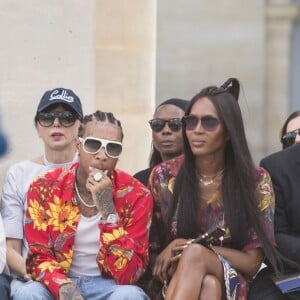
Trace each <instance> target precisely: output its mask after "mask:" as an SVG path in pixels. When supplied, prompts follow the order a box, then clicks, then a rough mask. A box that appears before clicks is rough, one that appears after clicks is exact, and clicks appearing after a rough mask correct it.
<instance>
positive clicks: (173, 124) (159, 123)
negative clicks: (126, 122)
mask: <svg viewBox="0 0 300 300" xmlns="http://www.w3.org/2000/svg"><path fill="white" fill-rule="evenodd" d="M166 123H167V124H168V126H169V128H170V129H171V130H172V131H175V132H176V131H179V130H180V129H181V125H182V123H181V119H179V118H174V119H169V120H164V119H158V118H157V119H152V120H150V121H149V124H150V126H151V129H152V130H153V131H155V132H160V131H162V130H163V128H164V127H165V125H166Z"/></svg>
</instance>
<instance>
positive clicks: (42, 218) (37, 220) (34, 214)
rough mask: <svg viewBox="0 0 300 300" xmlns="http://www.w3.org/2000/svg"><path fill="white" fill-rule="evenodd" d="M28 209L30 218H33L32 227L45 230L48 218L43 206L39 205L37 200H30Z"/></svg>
mask: <svg viewBox="0 0 300 300" xmlns="http://www.w3.org/2000/svg"><path fill="white" fill-rule="evenodd" d="M28 211H29V214H30V217H31V219H32V220H33V228H34V229H37V230H43V231H46V228H47V225H48V220H47V216H46V214H45V210H44V207H43V206H41V205H39V202H38V201H36V200H31V201H30V203H29V205H28Z"/></svg>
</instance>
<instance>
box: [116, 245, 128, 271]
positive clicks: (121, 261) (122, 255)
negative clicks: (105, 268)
mask: <svg viewBox="0 0 300 300" xmlns="http://www.w3.org/2000/svg"><path fill="white" fill-rule="evenodd" d="M111 252H112V254H113V255H114V256H115V257H117V259H116V261H115V263H114V266H115V269H116V270H122V269H124V267H125V266H126V264H127V263H128V260H130V259H131V258H132V251H128V250H124V249H119V248H117V247H113V248H112V251H111Z"/></svg>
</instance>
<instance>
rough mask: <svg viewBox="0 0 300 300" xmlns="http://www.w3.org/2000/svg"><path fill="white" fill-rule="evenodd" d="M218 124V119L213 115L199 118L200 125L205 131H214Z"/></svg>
mask: <svg viewBox="0 0 300 300" xmlns="http://www.w3.org/2000/svg"><path fill="white" fill-rule="evenodd" d="M218 124H219V121H218V119H217V118H214V117H209V116H207V117H203V118H202V119H201V125H202V127H203V128H204V129H205V130H207V131H214V130H215V129H216V128H217V126H218Z"/></svg>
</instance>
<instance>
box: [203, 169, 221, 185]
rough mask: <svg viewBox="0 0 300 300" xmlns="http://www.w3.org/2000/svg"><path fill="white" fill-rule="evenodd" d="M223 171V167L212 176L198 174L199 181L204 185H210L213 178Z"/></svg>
mask: <svg viewBox="0 0 300 300" xmlns="http://www.w3.org/2000/svg"><path fill="white" fill-rule="evenodd" d="M223 172H224V169H222V170H220V171H219V172H217V173H216V174H215V175H213V176H205V175H201V174H198V177H199V182H200V183H202V184H203V185H204V186H208V185H211V184H213V183H214V182H215V180H216V179H217V178H218V177H220V176H221V175H222V174H223Z"/></svg>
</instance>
